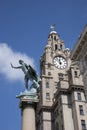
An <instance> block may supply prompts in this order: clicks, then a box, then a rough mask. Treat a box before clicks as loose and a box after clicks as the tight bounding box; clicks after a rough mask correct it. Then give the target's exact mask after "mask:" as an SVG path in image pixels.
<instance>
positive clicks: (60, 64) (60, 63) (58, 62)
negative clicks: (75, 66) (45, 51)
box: [54, 56, 67, 69]
mask: <svg viewBox="0 0 87 130" xmlns="http://www.w3.org/2000/svg"><path fill="white" fill-rule="evenodd" d="M54 65H55V66H56V67H57V68H58V69H65V67H66V65H67V62H66V60H65V58H63V57H61V56H58V57H55V58H54Z"/></svg>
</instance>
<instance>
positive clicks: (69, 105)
mask: <svg viewBox="0 0 87 130" xmlns="http://www.w3.org/2000/svg"><path fill="white" fill-rule="evenodd" d="M86 30H87V29H86ZM86 35H87V33H86ZM82 36H83V35H82ZM81 39H82V43H83V42H84V40H85V34H84V38H83V37H82V38H80V41H81ZM86 39H87V36H86ZM86 43H87V42H86ZM76 54H78V50H77V53H76ZM73 55H74V54H73ZM76 57H77V55H75V56H73V60H71V52H70V50H69V49H68V48H65V44H64V41H63V40H61V39H60V37H59V35H58V34H57V32H56V31H54V30H52V31H51V32H50V34H49V36H48V41H47V44H46V46H45V49H44V53H43V55H42V56H41V59H40V76H41V84H40V93H39V99H40V101H39V103H38V105H37V108H36V130H86V129H87V109H86V99H85V95H84V85H83V80H82V74H81V72H80V70H79V67H78V64H77V63H76V60H77V59H76Z"/></svg>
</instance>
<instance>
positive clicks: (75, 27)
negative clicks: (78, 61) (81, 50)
mask: <svg viewBox="0 0 87 130" xmlns="http://www.w3.org/2000/svg"><path fill="white" fill-rule="evenodd" d="M52 24H55V25H56V27H55V31H57V33H58V34H59V35H60V38H61V39H62V40H64V42H65V46H66V47H68V48H70V49H71V50H72V49H73V47H74V45H75V43H76V41H77V40H78V37H79V36H80V34H81V32H82V30H83V28H84V26H85V25H86V24H87V0H0V104H1V105H0V130H5V129H6V130H20V129H21V110H20V109H19V99H17V98H16V95H19V94H20V92H21V91H24V80H23V78H24V75H23V72H22V71H21V70H14V69H12V68H11V66H10V63H12V64H13V65H15V66H18V65H19V63H18V61H19V59H23V60H24V61H25V62H26V63H27V64H30V65H32V66H33V67H34V68H35V70H36V71H37V73H38V74H39V72H40V69H39V61H40V57H41V55H42V54H43V52H44V48H45V46H46V44H47V40H48V35H49V33H50V26H51V25H52Z"/></svg>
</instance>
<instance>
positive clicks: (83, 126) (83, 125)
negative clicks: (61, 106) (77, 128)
mask: <svg viewBox="0 0 87 130" xmlns="http://www.w3.org/2000/svg"><path fill="white" fill-rule="evenodd" d="M81 125H82V130H86V124H85V120H81Z"/></svg>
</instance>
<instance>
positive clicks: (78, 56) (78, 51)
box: [71, 25, 87, 100]
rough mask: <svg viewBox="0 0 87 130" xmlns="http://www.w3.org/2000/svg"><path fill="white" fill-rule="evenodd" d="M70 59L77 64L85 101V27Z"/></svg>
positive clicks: (86, 62)
mask: <svg viewBox="0 0 87 130" xmlns="http://www.w3.org/2000/svg"><path fill="white" fill-rule="evenodd" d="M71 58H72V59H75V60H76V61H78V62H79V67H80V70H81V74H82V76H83V81H84V86H85V94H86V100H87V25H86V26H85V27H84V29H83V32H82V33H81V35H80V37H79V39H78V41H77V43H76V45H75V47H74V49H73V52H72V55H71Z"/></svg>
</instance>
